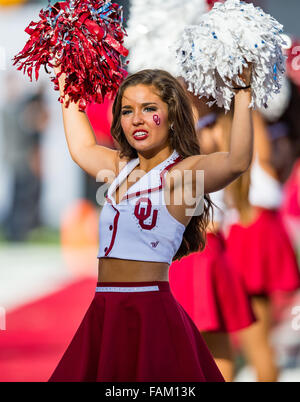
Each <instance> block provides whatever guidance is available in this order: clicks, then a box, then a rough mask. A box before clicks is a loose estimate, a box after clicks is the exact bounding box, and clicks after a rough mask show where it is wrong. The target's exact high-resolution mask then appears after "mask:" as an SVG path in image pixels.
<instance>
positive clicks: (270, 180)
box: [249, 157, 282, 209]
mask: <svg viewBox="0 0 300 402" xmlns="http://www.w3.org/2000/svg"><path fill="white" fill-rule="evenodd" d="M281 201H282V186H281V184H280V183H279V181H278V180H276V179H275V178H274V177H272V176H271V175H270V174H269V173H267V172H266V171H265V170H264V169H263V168H262V167H261V166H260V164H259V161H258V158H257V157H256V158H255V159H254V161H253V164H252V167H251V173H250V188H249V202H250V204H251V205H253V206H258V207H261V208H266V209H277V208H279V207H280V205H281Z"/></svg>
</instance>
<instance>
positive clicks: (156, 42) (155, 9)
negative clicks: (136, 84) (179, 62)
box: [125, 0, 208, 75]
mask: <svg viewBox="0 0 300 402" xmlns="http://www.w3.org/2000/svg"><path fill="white" fill-rule="evenodd" d="M207 10H208V6H207V3H206V0H131V6H130V18H129V20H128V26H127V28H126V31H127V34H128V35H127V37H126V38H125V45H126V47H128V48H129V49H130V63H129V65H128V69H129V71H130V72H131V73H134V72H137V71H139V70H143V69H144V68H162V69H164V70H167V71H169V72H170V73H172V74H174V75H177V66H176V59H175V54H174V52H173V51H172V45H173V43H174V42H175V41H177V40H178V39H179V38H180V36H181V35H182V32H183V30H184V27H185V26H186V25H191V24H196V23H198V21H199V18H200V16H201V15H202V14H203V13H205V12H206V11H207Z"/></svg>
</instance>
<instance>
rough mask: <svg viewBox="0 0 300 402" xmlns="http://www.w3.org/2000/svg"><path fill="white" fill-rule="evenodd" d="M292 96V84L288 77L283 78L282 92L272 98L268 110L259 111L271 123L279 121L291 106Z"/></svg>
mask: <svg viewBox="0 0 300 402" xmlns="http://www.w3.org/2000/svg"><path fill="white" fill-rule="evenodd" d="M291 95H292V88H291V84H290V82H289V80H288V79H287V78H286V77H283V80H282V84H281V89H280V92H279V93H277V94H273V95H272V96H271V97H270V99H269V102H268V107H267V108H264V107H262V108H260V109H259V110H260V112H261V114H262V115H263V117H264V118H265V119H266V120H267V121H268V122H269V123H274V122H275V121H277V120H279V119H280V117H281V116H282V115H283V114H284V112H285V111H286V110H287V108H288V106H289V104H290V100H291Z"/></svg>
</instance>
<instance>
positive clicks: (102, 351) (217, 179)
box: [50, 69, 252, 381]
mask: <svg viewBox="0 0 300 402" xmlns="http://www.w3.org/2000/svg"><path fill="white" fill-rule="evenodd" d="M250 75H251V73H250V69H247V70H244V74H243V79H244V80H245V84H246V86H248V85H249V81H250ZM63 79H64V76H63V75H62V76H61V77H60V79H59V80H60V81H59V82H60V88H63ZM249 102H250V90H249V89H243V90H237V94H236V96H235V114H234V119H233V122H234V124H233V128H232V135H231V148H230V151H229V152H228V153H213V154H210V155H200V150H199V145H198V142H197V137H196V132H195V129H194V123H193V116H192V110H191V106H190V102H189V99H188V98H187V96H186V93H185V91H184V90H183V88H182V87H181V85H180V84H179V83H178V81H177V80H176V79H175V78H173V77H172V76H171V75H170V74H168V73H166V72H164V71H161V70H145V71H142V72H139V73H136V74H133V75H131V76H130V77H129V78H127V79H126V80H125V81H124V82H123V84H122V85H121V86H120V89H119V91H118V94H117V96H116V99H115V101H114V106H113V122H112V134H113V136H114V138H115V139H116V140H117V141H118V143H119V145H120V151H114V150H110V149H107V148H105V147H102V146H99V145H97V144H96V142H95V138H94V135H93V132H92V130H91V128H90V125H89V123H88V120H87V118H86V116H85V114H83V113H81V112H79V108H78V104H75V103H71V104H70V105H69V108H66V107H65V106H64V105H63V106H62V109H63V118H64V127H65V133H66V138H67V143H68V147H69V151H70V154H71V156H72V159H73V160H74V161H75V162H76V163H77V164H78V165H79V166H80V167H81V168H82V169H84V170H85V171H86V172H88V173H89V174H91V175H93V176H94V177H96V176H97V175H98V177H99V175H101V173H102V174H103V173H104V174H106V175H107V171H110V172H112V173H113V174H115V176H116V177H115V179H114V181H113V183H112V184H111V186H110V188H109V191H108V195H107V200H106V202H105V205H104V207H103V209H102V211H101V215H100V224H99V230H100V246H99V254H98V258H99V282H98V284H97V287H96V294H95V298H94V299H93V301H92V303H91V305H90V307H89V309H88V311H87V313H86V315H85V317H84V319H83V321H82V323H81V325H80V327H79V329H78V331H77V332H76V334H75V336H74V338H73V340H72V342H71V344H70V345H69V347H68V349H67V350H66V352H65V354H64V356H63V357H62V359H61V361H60V363H59V364H58V366H57V368H56V369H55V371H54V373H53V375H52V376H51V378H50V381H223V377H222V375H221V373H220V371H219V370H218V368H217V366H216V364H215V362H214V360H213V358H212V356H211V354H210V352H209V351H208V349H207V346H206V345H205V343H204V341H203V339H202V337H201V335H200V333H199V331H198V329H197V328H196V326H195V325H194V323H193V322H192V320H191V319H190V318H189V316H188V315H187V313H186V312H185V311H184V310H183V308H182V307H181V306H180V305H179V304H178V303H177V302H176V301H175V299H174V298H173V296H172V294H171V292H170V288H169V283H168V269H169V265H170V263H171V261H172V259H178V258H181V257H183V256H184V255H186V254H188V253H189V252H192V251H196V250H198V249H199V248H203V246H204V233H205V228H206V223H207V219H208V213H209V211H208V206H209V205H210V201H209V199H207V201H206V206H205V209H204V212H203V214H201V215H199V216H193V217H192V218H191V217H190V216H187V214H186V208H187V207H188V205H187V204H186V201H185V200H182V201H183V202H182V203H180V205H177V204H178V203H176V204H175V203H172V202H171V203H170V205H166V204H165V203H164V196H165V195H166V192H167V191H168V192H169V193H168V194H170V192H171V196H170V199H171V200H173V199H175V198H173V196H174V197H175V196H176V189H177V187H178V186H177V185H174V183H173V187H172V185H171V184H170V185H169V184H167V182H166V180H165V175H166V172H168V171H169V172H170V173H171V172H172V171H173V170H174V168H175V167H176V170H177V171H178V172H179V173H180V172H183V171H184V170H190V171H192V172H195V171H196V170H204V172H205V189H204V191H205V194H207V193H210V192H213V191H216V190H219V189H220V188H222V187H224V186H226V185H228V184H229V183H230V182H231V181H232V180H234V179H235V178H237V177H238V176H239V175H240V174H241V173H243V172H244V171H245V170H247V168H248V166H249V163H250V160H251V157H252V124H251V110H250V109H249V108H248V106H249ZM241 132H243V136H241V135H240V133H241ZM124 165H125V166H124ZM121 166H122V168H121ZM137 168H139V171H138V170H137ZM141 171H142V172H144V174H143V175H142V177H141V178H140V179H139V180H138V181H137V182H135V179H134V177H135V178H136V177H137V174H138V173H139V174H140V173H141ZM170 183H172V181H170ZM196 184H197V183H196V181H195V179H193V183H192V190H193V193H195V187H194V186H196ZM179 190H180V191H181V190H182V188H179ZM187 190H188V189H187ZM174 192H175V194H174ZM177 199H178V198H177Z"/></svg>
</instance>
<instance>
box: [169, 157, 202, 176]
mask: <svg viewBox="0 0 300 402" xmlns="http://www.w3.org/2000/svg"><path fill="white" fill-rule="evenodd" d="M205 158H206V155H192V156H188V157H187V158H184V159H182V160H181V161H180V162H178V163H177V164H176V165H175V166H173V167H172V168H171V169H170V170H169V173H170V174H171V173H172V172H174V171H176V170H177V171H179V172H182V173H183V172H184V171H186V170H196V169H199V166H200V167H201V166H203V162H204V160H205Z"/></svg>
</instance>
